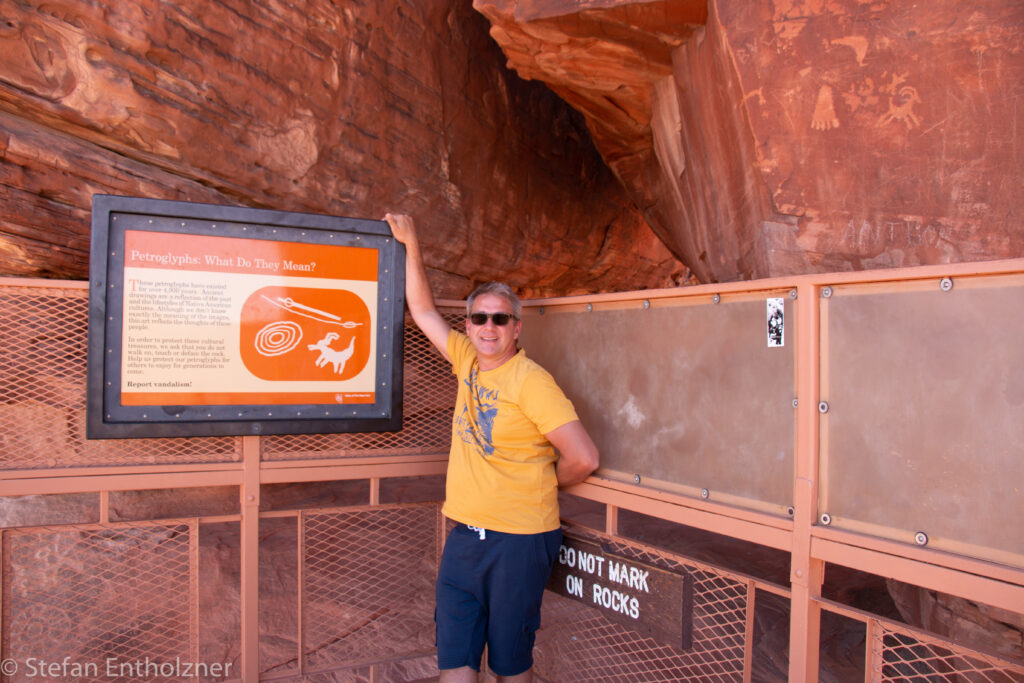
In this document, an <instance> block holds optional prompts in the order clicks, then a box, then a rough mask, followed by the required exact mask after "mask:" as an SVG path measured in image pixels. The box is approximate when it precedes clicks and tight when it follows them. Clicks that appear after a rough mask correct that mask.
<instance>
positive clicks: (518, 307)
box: [466, 282, 523, 320]
mask: <svg viewBox="0 0 1024 683" xmlns="http://www.w3.org/2000/svg"><path fill="white" fill-rule="evenodd" d="M484 294H491V295H493V296H500V297H501V298H503V299H505V300H506V301H508V303H509V305H510V306H511V307H512V315H513V316H515V319H516V320H519V319H520V318H522V317H523V302H522V301H520V300H519V296H518V295H517V294H516V293H515V290H513V289H512V288H511V287H509V286H508V285H506V284H505V283H504V282H485V283H484V284H482V285H480V286H479V287H477V288H476V289H474V290H473V293H472V294H470V295H469V298H468V299H466V315H469V314H470V313H472V312H473V302H474V301H476V300H477V297H480V296H483V295H484Z"/></svg>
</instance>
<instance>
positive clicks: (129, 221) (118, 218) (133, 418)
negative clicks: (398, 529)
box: [86, 195, 405, 439]
mask: <svg viewBox="0 0 1024 683" xmlns="http://www.w3.org/2000/svg"><path fill="white" fill-rule="evenodd" d="M92 208H93V211H92V244H91V253H90V277H89V281H90V283H89V340H88V368H87V380H86V381H87V409H86V413H87V415H86V417H87V419H86V436H87V438H90V439H110V438H163V437H185V436H251V435H264V434H311V433H335V432H381V431H397V430H399V429H401V427H402V407H403V396H402V380H403V367H402V358H403V351H404V339H403V337H404V308H405V248H404V246H403V245H402V244H400V243H399V242H397V241H396V240H395V239H394V237H393V236H392V235H391V231H390V228H389V227H388V225H387V223H386V222H385V221H381V220H367V219H358V218H344V217H336V216H327V215H320V214H308V213H297V212H287V211H274V210H264V209H253V208H246V207H236V206H223V205H215V204H200V203H193V202H182V201H171V200H159V199H148V198H141V197H123V196H113V195H94V196H93V207H92ZM129 230H139V231H147V230H148V231H152V232H161V233H173V234H176V235H180V236H181V239H182V240H183V241H184V240H188V238H189V237H190V236H195V235H209V236H217V237H234V238H241V239H242V240H267V241H277V242H290V243H299V244H301V245H306V244H309V245H314V247H316V246H319V245H325V246H328V245H329V246H342V247H359V248H363V249H366V248H368V249H375V250H376V251H377V276H376V277H377V279H376V286H377V296H376V300H377V310H376V311H373V312H371V316H372V318H371V319H372V320H375V321H376V329H375V334H376V349H375V354H376V357H375V359H374V361H375V373H374V386H373V394H372V395H373V400H372V402H361V403H330V402H323V403H287V402H285V403H272V404H265V403H263V404H261V403H255V402H254V403H246V404H229V405H224V404H216V405H213V404H210V405H207V404H203V405H196V404H192V405H156V404H154V405H124V404H123V403H122V401H121V398H122V394H121V387H122V381H121V380H122V354H123V353H124V348H123V343H122V342H123V339H124V324H125V320H124V303H123V302H124V287H125V282H124V272H125V249H124V246H125V233H126V232H127V231H129ZM252 244H253V245H254V246H260V247H262V246H264V245H257V243H256V242H253V243H252Z"/></svg>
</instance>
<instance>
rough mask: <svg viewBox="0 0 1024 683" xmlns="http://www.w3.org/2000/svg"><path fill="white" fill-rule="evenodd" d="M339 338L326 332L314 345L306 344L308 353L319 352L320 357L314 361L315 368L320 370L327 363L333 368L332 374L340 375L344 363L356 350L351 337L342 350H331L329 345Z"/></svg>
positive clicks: (354, 342)
mask: <svg viewBox="0 0 1024 683" xmlns="http://www.w3.org/2000/svg"><path fill="white" fill-rule="evenodd" d="M338 338H339V335H338V333H337V332H328V333H327V334H326V336H324V338H323V339H321V340H320V341H318V342H317V343H316V344H307V345H306V348H308V349H309V350H310V351H319V352H320V356H319V358H317V359H316V366H317V367H318V368H322V367H324V366H325V365H327V364H328V363H330V364H331V365H333V366H334V372H336V373H337V374H339V375H340V374H341V373H342V372H343V371H344V370H345V363H347V362H348V359H349V358H351V357H352V354H353V353H354V352H355V348H356V338H355V337H354V336H353V337H352V339H351V340H350V341H349V343H348V346H347V347H346V348H344V349H342V350H340V351H339V350H338V349H332V348H331V343H332V342H334V341H335V340H336V339H338Z"/></svg>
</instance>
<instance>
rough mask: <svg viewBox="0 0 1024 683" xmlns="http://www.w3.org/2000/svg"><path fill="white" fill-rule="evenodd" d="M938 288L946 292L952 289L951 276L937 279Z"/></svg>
mask: <svg viewBox="0 0 1024 683" xmlns="http://www.w3.org/2000/svg"><path fill="white" fill-rule="evenodd" d="M939 289H941V290H942V291H943V292H948V291H949V290H951V289H953V278H951V277H944V278H942V279H941V280H939Z"/></svg>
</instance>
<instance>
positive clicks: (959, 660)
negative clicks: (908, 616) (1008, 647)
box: [870, 622, 1024, 683]
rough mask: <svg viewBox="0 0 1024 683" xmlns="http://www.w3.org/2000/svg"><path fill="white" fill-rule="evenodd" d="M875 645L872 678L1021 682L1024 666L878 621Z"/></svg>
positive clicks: (941, 682) (951, 682) (960, 682)
mask: <svg viewBox="0 0 1024 683" xmlns="http://www.w3.org/2000/svg"><path fill="white" fill-rule="evenodd" d="M870 647H871V660H872V674H873V675H874V678H873V679H872V680H878V681H908V682H917V681H920V682H922V683H946V682H948V683H981V682H985V683H989V682H991V683H1021V682H1022V681H1024V665H1019V664H1013V663H1010V662H1006V661H1003V660H1001V659H998V658H996V657H991V656H988V655H985V654H983V653H980V652H976V651H973V650H968V649H966V648H961V647H958V646H957V645H954V644H953V643H950V642H944V641H942V640H940V639H937V638H930V637H928V636H925V635H923V634H919V633H915V632H912V631H909V630H902V629H899V628H897V627H896V626H895V625H892V624H887V623H884V622H878V623H877V627H876V628H875V629H874V634H873V637H872V642H871V643H870Z"/></svg>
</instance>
